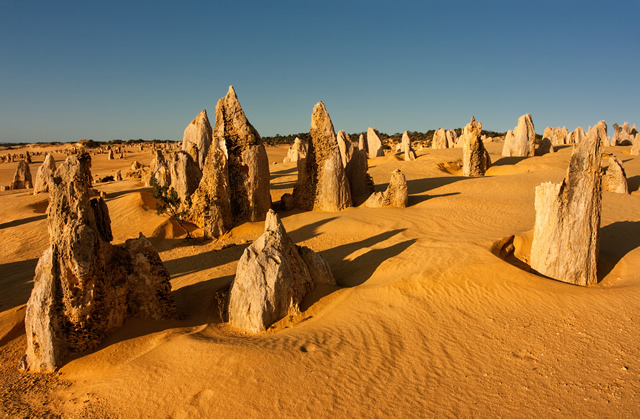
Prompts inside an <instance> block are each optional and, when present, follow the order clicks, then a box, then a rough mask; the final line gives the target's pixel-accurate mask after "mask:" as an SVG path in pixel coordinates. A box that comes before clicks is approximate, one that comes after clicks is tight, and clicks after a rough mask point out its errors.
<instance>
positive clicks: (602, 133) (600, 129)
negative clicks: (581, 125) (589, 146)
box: [591, 121, 631, 147]
mask: <svg viewBox="0 0 640 419" xmlns="http://www.w3.org/2000/svg"><path fill="white" fill-rule="evenodd" d="M591 129H592V130H593V131H595V132H596V134H595V135H596V137H597V138H598V141H600V143H601V144H602V147H607V146H609V137H607V123H606V122H604V121H600V122H598V123H597V124H596V125H595V126H594V127H593V128H591ZM629 144H631V143H629Z"/></svg>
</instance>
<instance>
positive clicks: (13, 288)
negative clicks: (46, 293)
mask: <svg viewBox="0 0 640 419" xmlns="http://www.w3.org/2000/svg"><path fill="white" fill-rule="evenodd" d="M37 264H38V259H28V260H21V261H19V262H11V263H3V264H1V265H0V272H2V273H1V274H0V290H2V291H0V312H2V311H5V310H9V309H11V308H14V307H17V306H19V305H21V304H26V302H27V301H28V300H29V296H30V295H31V290H32V289H33V277H34V275H35V271H36V265H37Z"/></svg>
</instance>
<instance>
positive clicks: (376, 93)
mask: <svg viewBox="0 0 640 419" xmlns="http://www.w3.org/2000/svg"><path fill="white" fill-rule="evenodd" d="M639 15H640V2H636V1H612V2H607V3H604V2H602V3H596V2H589V1H586V2H585V1H566V2H560V1H556V2H546V1H536V2H525V1H505V2H481V1H474V2H455V1H452V2H444V1H438V2H427V1H424V2H403V1H396V2H390V1H364V2H360V1H357V2H356V1H352V2H350V1H336V2H334V1H314V2H306V1H300V0H299V1H276V0H274V1H270V2H266V1H259V2H240V1H235V2H188V1H181V2H178V1H147V2H145V1H130V2H115V1H111V2H106V1H105V2H98V1H83V2H70V1H55V2H51V1H46V2H45V1H31V2H26V1H7V0H0V142H33V141H75V140H78V139H83V138H93V139H95V140H111V139H115V138H120V139H130V138H136V139H137V138H144V139H153V138H160V139H167V138H168V139H177V140H180V139H182V133H183V131H184V128H185V127H186V125H187V124H188V123H189V122H190V121H191V119H193V118H194V117H195V116H196V115H197V114H198V113H199V112H200V111H201V110H202V109H203V108H206V109H207V111H208V112H209V116H210V119H211V121H212V122H213V120H214V119H215V117H214V112H215V105H216V102H217V101H218V99H219V98H221V97H222V96H224V95H225V94H226V91H227V89H228V86H229V85H230V84H232V85H233V86H234V87H235V89H236V92H237V94H238V97H239V99H240V103H241V104H242V106H243V108H244V110H245V113H246V114H247V117H248V118H249V120H250V121H251V123H252V124H253V125H254V126H255V127H256V128H257V129H258V131H259V132H260V133H261V135H263V136H270V135H275V134H276V133H279V134H291V133H298V132H304V131H308V130H309V127H310V118H311V112H312V110H313V106H314V104H315V103H316V102H318V101H320V100H321V101H323V102H324V103H325V105H326V107H327V110H328V111H329V113H330V115H331V118H332V120H333V123H334V126H335V128H336V130H339V129H343V130H345V131H347V132H360V131H364V130H366V129H367V127H369V126H371V127H376V128H378V129H379V130H380V131H383V132H386V133H389V134H391V133H395V132H402V131H404V130H410V131H426V130H428V129H437V128H440V127H443V128H457V127H462V126H464V125H465V124H466V123H467V122H468V120H469V119H470V117H471V115H475V117H476V119H477V120H479V121H481V122H482V123H483V127H484V128H485V129H490V130H495V131H506V130H507V129H511V128H513V127H514V126H515V124H516V122H517V118H518V117H519V116H520V115H522V114H524V113H531V114H532V116H533V122H534V124H535V127H536V131H537V132H538V133H542V131H543V130H544V128H545V127H546V126H548V125H549V126H563V125H566V126H567V128H568V129H569V130H573V129H575V127H576V126H578V125H581V126H583V127H584V128H585V129H586V128H587V126H589V125H594V124H595V123H596V122H597V121H599V120H601V119H604V120H605V121H606V122H607V124H608V125H609V127H610V128H609V133H610V134H611V133H612V128H611V125H612V124H613V123H614V122H618V123H620V124H621V123H622V122H624V121H629V122H630V123H631V124H633V123H636V124H640V101H639V100H638V92H640V80H639V78H638V74H639V70H638V69H639V68H640V65H639V64H640V54H639V52H640V31H638V29H637V25H636V23H635V21H636V20H637V16H639Z"/></svg>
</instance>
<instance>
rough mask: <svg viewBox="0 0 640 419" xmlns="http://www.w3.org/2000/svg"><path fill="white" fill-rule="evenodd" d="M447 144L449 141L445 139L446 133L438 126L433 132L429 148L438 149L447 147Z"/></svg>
mask: <svg viewBox="0 0 640 419" xmlns="http://www.w3.org/2000/svg"><path fill="white" fill-rule="evenodd" d="M448 146H449V142H448V141H447V133H446V132H445V130H444V129H443V128H440V129H438V130H437V131H436V132H434V133H433V140H432V141H431V148H434V149H440V148H448Z"/></svg>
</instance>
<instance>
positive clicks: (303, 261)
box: [229, 210, 336, 333]
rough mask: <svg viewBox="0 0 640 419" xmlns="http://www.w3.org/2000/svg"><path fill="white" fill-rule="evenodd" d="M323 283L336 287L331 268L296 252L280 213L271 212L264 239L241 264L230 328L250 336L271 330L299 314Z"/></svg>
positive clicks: (317, 258)
mask: <svg viewBox="0 0 640 419" xmlns="http://www.w3.org/2000/svg"><path fill="white" fill-rule="evenodd" d="M319 283H325V284H332V285H335V283H336V282H335V279H334V277H333V275H332V273H331V269H330V268H329V265H328V264H327V262H326V261H325V260H324V258H322V256H320V255H318V254H316V253H314V252H313V251H311V250H310V249H308V248H306V247H300V246H296V245H295V244H294V243H293V241H292V240H291V239H290V238H289V236H288V235H287V232H286V231H285V229H284V226H283V225H282V222H280V219H279V218H278V216H277V215H276V213H275V212H273V211H272V210H269V212H268V213H267V216H266V221H265V231H264V234H263V235H262V236H260V237H259V238H258V239H257V240H256V241H255V242H253V244H251V246H249V247H248V248H247V249H245V251H244V253H243V254H242V257H241V258H240V261H239V262H238V268H237V271H236V276H235V279H234V280H233V283H232V284H231V291H230V294H229V322H230V323H231V324H232V325H233V326H235V327H238V328H240V329H243V330H246V331H248V332H254V333H256V332H260V331H263V330H266V329H267V328H268V327H269V326H270V325H271V324H273V323H274V322H276V321H278V320H279V319H281V318H283V317H285V316H286V315H287V314H288V313H289V312H290V310H296V309H297V308H298V306H299V305H300V304H301V303H302V300H303V298H304V296H305V295H306V294H307V293H308V292H309V291H311V290H313V289H314V288H315V286H316V285H317V284H319Z"/></svg>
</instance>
